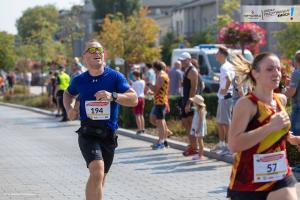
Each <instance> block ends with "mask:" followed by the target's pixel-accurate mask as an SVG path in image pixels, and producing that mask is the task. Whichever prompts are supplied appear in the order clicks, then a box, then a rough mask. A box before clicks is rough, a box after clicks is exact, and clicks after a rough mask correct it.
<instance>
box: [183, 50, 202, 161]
mask: <svg viewBox="0 0 300 200" xmlns="http://www.w3.org/2000/svg"><path fill="white" fill-rule="evenodd" d="M191 59H192V57H191V55H190V54H189V53H188V52H183V53H182V54H181V56H180V57H179V60H180V61H181V64H182V70H183V71H184V75H183V83H182V87H183V97H182V101H181V106H180V117H181V120H182V124H183V127H184V128H185V130H186V133H187V135H188V138H189V145H188V147H187V148H186V149H185V151H184V152H183V155H184V156H191V155H194V154H197V153H198V150H197V141H196V137H195V136H193V135H191V134H190V132H191V125H192V120H193V111H192V110H191V108H192V102H191V101H190V98H192V97H194V96H195V95H196V92H197V85H198V71H197V69H196V68H195V66H193V64H192V63H191Z"/></svg>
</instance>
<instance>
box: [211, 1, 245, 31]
mask: <svg viewBox="0 0 300 200" xmlns="http://www.w3.org/2000/svg"><path fill="white" fill-rule="evenodd" d="M240 5H241V4H240V0H224V2H223V3H222V4H221V15H218V16H217V30H220V28H222V27H223V26H225V25H227V24H229V23H231V22H232V21H233V15H234V14H235V13H240ZM216 32H217V31H216Z"/></svg>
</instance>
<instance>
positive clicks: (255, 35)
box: [218, 22, 266, 54]
mask: <svg viewBox="0 0 300 200" xmlns="http://www.w3.org/2000/svg"><path fill="white" fill-rule="evenodd" d="M265 35H266V30H265V29H263V28H261V27H260V26H258V25H257V24H255V23H242V24H240V23H238V22H232V23H230V24H228V25H226V26H224V27H223V28H221V30H220V31H219V34H218V42H220V43H224V44H226V45H227V46H229V47H233V48H237V47H239V48H246V49H249V50H250V51H252V52H253V53H254V54H255V53H258V52H259V47H261V46H264V45H266V38H265Z"/></svg>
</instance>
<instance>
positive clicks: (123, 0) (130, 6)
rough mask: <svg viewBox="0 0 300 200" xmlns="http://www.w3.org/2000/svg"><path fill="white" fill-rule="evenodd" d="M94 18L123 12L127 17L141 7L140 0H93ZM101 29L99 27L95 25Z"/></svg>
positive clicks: (98, 18)
mask: <svg viewBox="0 0 300 200" xmlns="http://www.w3.org/2000/svg"><path fill="white" fill-rule="evenodd" d="M93 4H94V6H95V9H96V11H95V13H94V19H95V20H101V19H104V18H105V16H106V15H107V14H116V13H118V12H119V13H121V14H122V15H123V16H125V18H127V17H128V16H130V15H132V14H133V13H134V12H135V11H138V10H139V9H140V0H93ZM95 28H96V30H97V31H99V27H95Z"/></svg>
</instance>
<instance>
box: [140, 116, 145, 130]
mask: <svg viewBox="0 0 300 200" xmlns="http://www.w3.org/2000/svg"><path fill="white" fill-rule="evenodd" d="M140 120H141V127H142V130H143V131H144V130H145V119H144V115H143V114H141V115H140Z"/></svg>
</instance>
